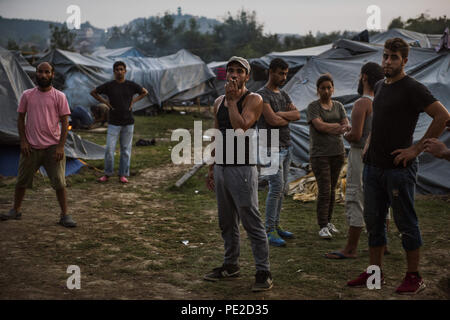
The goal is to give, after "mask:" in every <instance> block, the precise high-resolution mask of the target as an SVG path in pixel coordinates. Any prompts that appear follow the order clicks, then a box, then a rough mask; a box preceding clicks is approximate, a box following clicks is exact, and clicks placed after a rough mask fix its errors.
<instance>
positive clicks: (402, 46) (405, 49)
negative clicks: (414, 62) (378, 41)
mask: <svg viewBox="0 0 450 320" xmlns="http://www.w3.org/2000/svg"><path fill="white" fill-rule="evenodd" d="M384 48H385V49H388V50H391V51H393V52H400V54H401V56H402V58H403V59H404V58H408V54H409V45H408V43H407V42H406V41H405V40H403V39H402V38H392V39H388V40H386V42H385V43H384Z"/></svg>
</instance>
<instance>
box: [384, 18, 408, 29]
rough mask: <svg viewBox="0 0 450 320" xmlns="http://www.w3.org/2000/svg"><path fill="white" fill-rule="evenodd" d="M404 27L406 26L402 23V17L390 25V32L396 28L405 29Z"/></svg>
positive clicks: (395, 19)
mask: <svg viewBox="0 0 450 320" xmlns="http://www.w3.org/2000/svg"><path fill="white" fill-rule="evenodd" d="M404 26H405V24H404V23H403V21H402V17H397V18H394V19H392V21H391V23H389V26H388V30H390V29H394V28H399V29H403V28H404Z"/></svg>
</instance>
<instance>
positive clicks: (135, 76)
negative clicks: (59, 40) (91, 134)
mask: <svg viewBox="0 0 450 320" xmlns="http://www.w3.org/2000/svg"><path fill="white" fill-rule="evenodd" d="M117 60H121V61H123V62H125V64H126V65H127V74H126V78H127V79H129V80H132V81H134V82H136V83H138V84H140V85H141V86H143V87H145V88H146V89H147V90H148V92H149V95H148V96H147V97H146V98H144V99H142V100H141V101H139V102H138V103H136V104H135V105H133V110H134V111H137V110H140V109H143V108H146V107H148V106H150V105H154V104H158V105H161V104H162V102H164V101H167V100H169V99H170V98H171V97H173V96H175V95H177V94H179V93H182V92H185V91H187V90H190V89H192V88H195V87H198V86H200V85H201V84H203V83H204V82H206V81H208V80H210V79H212V78H214V74H213V73H212V72H211V70H210V69H209V68H208V67H207V66H206V64H205V63H204V62H203V61H202V60H201V59H200V58H199V57H197V56H195V55H193V54H191V53H190V52H188V51H186V50H180V51H178V52H177V53H175V54H172V55H169V56H165V57H161V58H145V57H125V58H120V59H118V58H114V59H113V58H108V57H102V56H86V55H81V54H78V53H74V52H68V51H63V50H53V51H51V52H50V53H49V54H48V55H46V56H44V57H43V58H42V59H40V60H39V61H51V62H52V63H53V64H54V65H55V68H56V71H57V72H58V73H59V74H61V75H63V77H64V78H65V84H64V88H63V91H64V93H65V94H66V96H67V99H68V100H69V104H70V106H77V105H80V106H83V107H89V106H91V105H93V104H96V103H98V102H97V101H96V100H95V99H94V98H92V97H91V95H90V94H89V93H90V91H91V90H92V89H93V88H95V87H96V86H98V85H100V84H102V83H104V82H106V81H109V80H112V79H113V70H112V67H113V64H114V62H115V61H117ZM200 93H202V92H200ZM202 94H204V93H202Z"/></svg>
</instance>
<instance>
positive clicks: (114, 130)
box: [105, 124, 134, 176]
mask: <svg viewBox="0 0 450 320" xmlns="http://www.w3.org/2000/svg"><path fill="white" fill-rule="evenodd" d="M133 130H134V124H130V125H127V126H114V125H111V124H110V125H108V134H107V136H106V151H105V175H107V176H112V175H113V173H114V152H115V150H116V144H117V139H119V141H120V162H119V176H129V175H130V159H131V146H132V143H133Z"/></svg>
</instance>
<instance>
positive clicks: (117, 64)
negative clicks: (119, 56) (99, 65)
mask: <svg viewBox="0 0 450 320" xmlns="http://www.w3.org/2000/svg"><path fill="white" fill-rule="evenodd" d="M118 66H123V67H124V69H125V70H127V65H126V64H125V62H123V61H116V62H114V65H113V70H116V68H117V67H118Z"/></svg>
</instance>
